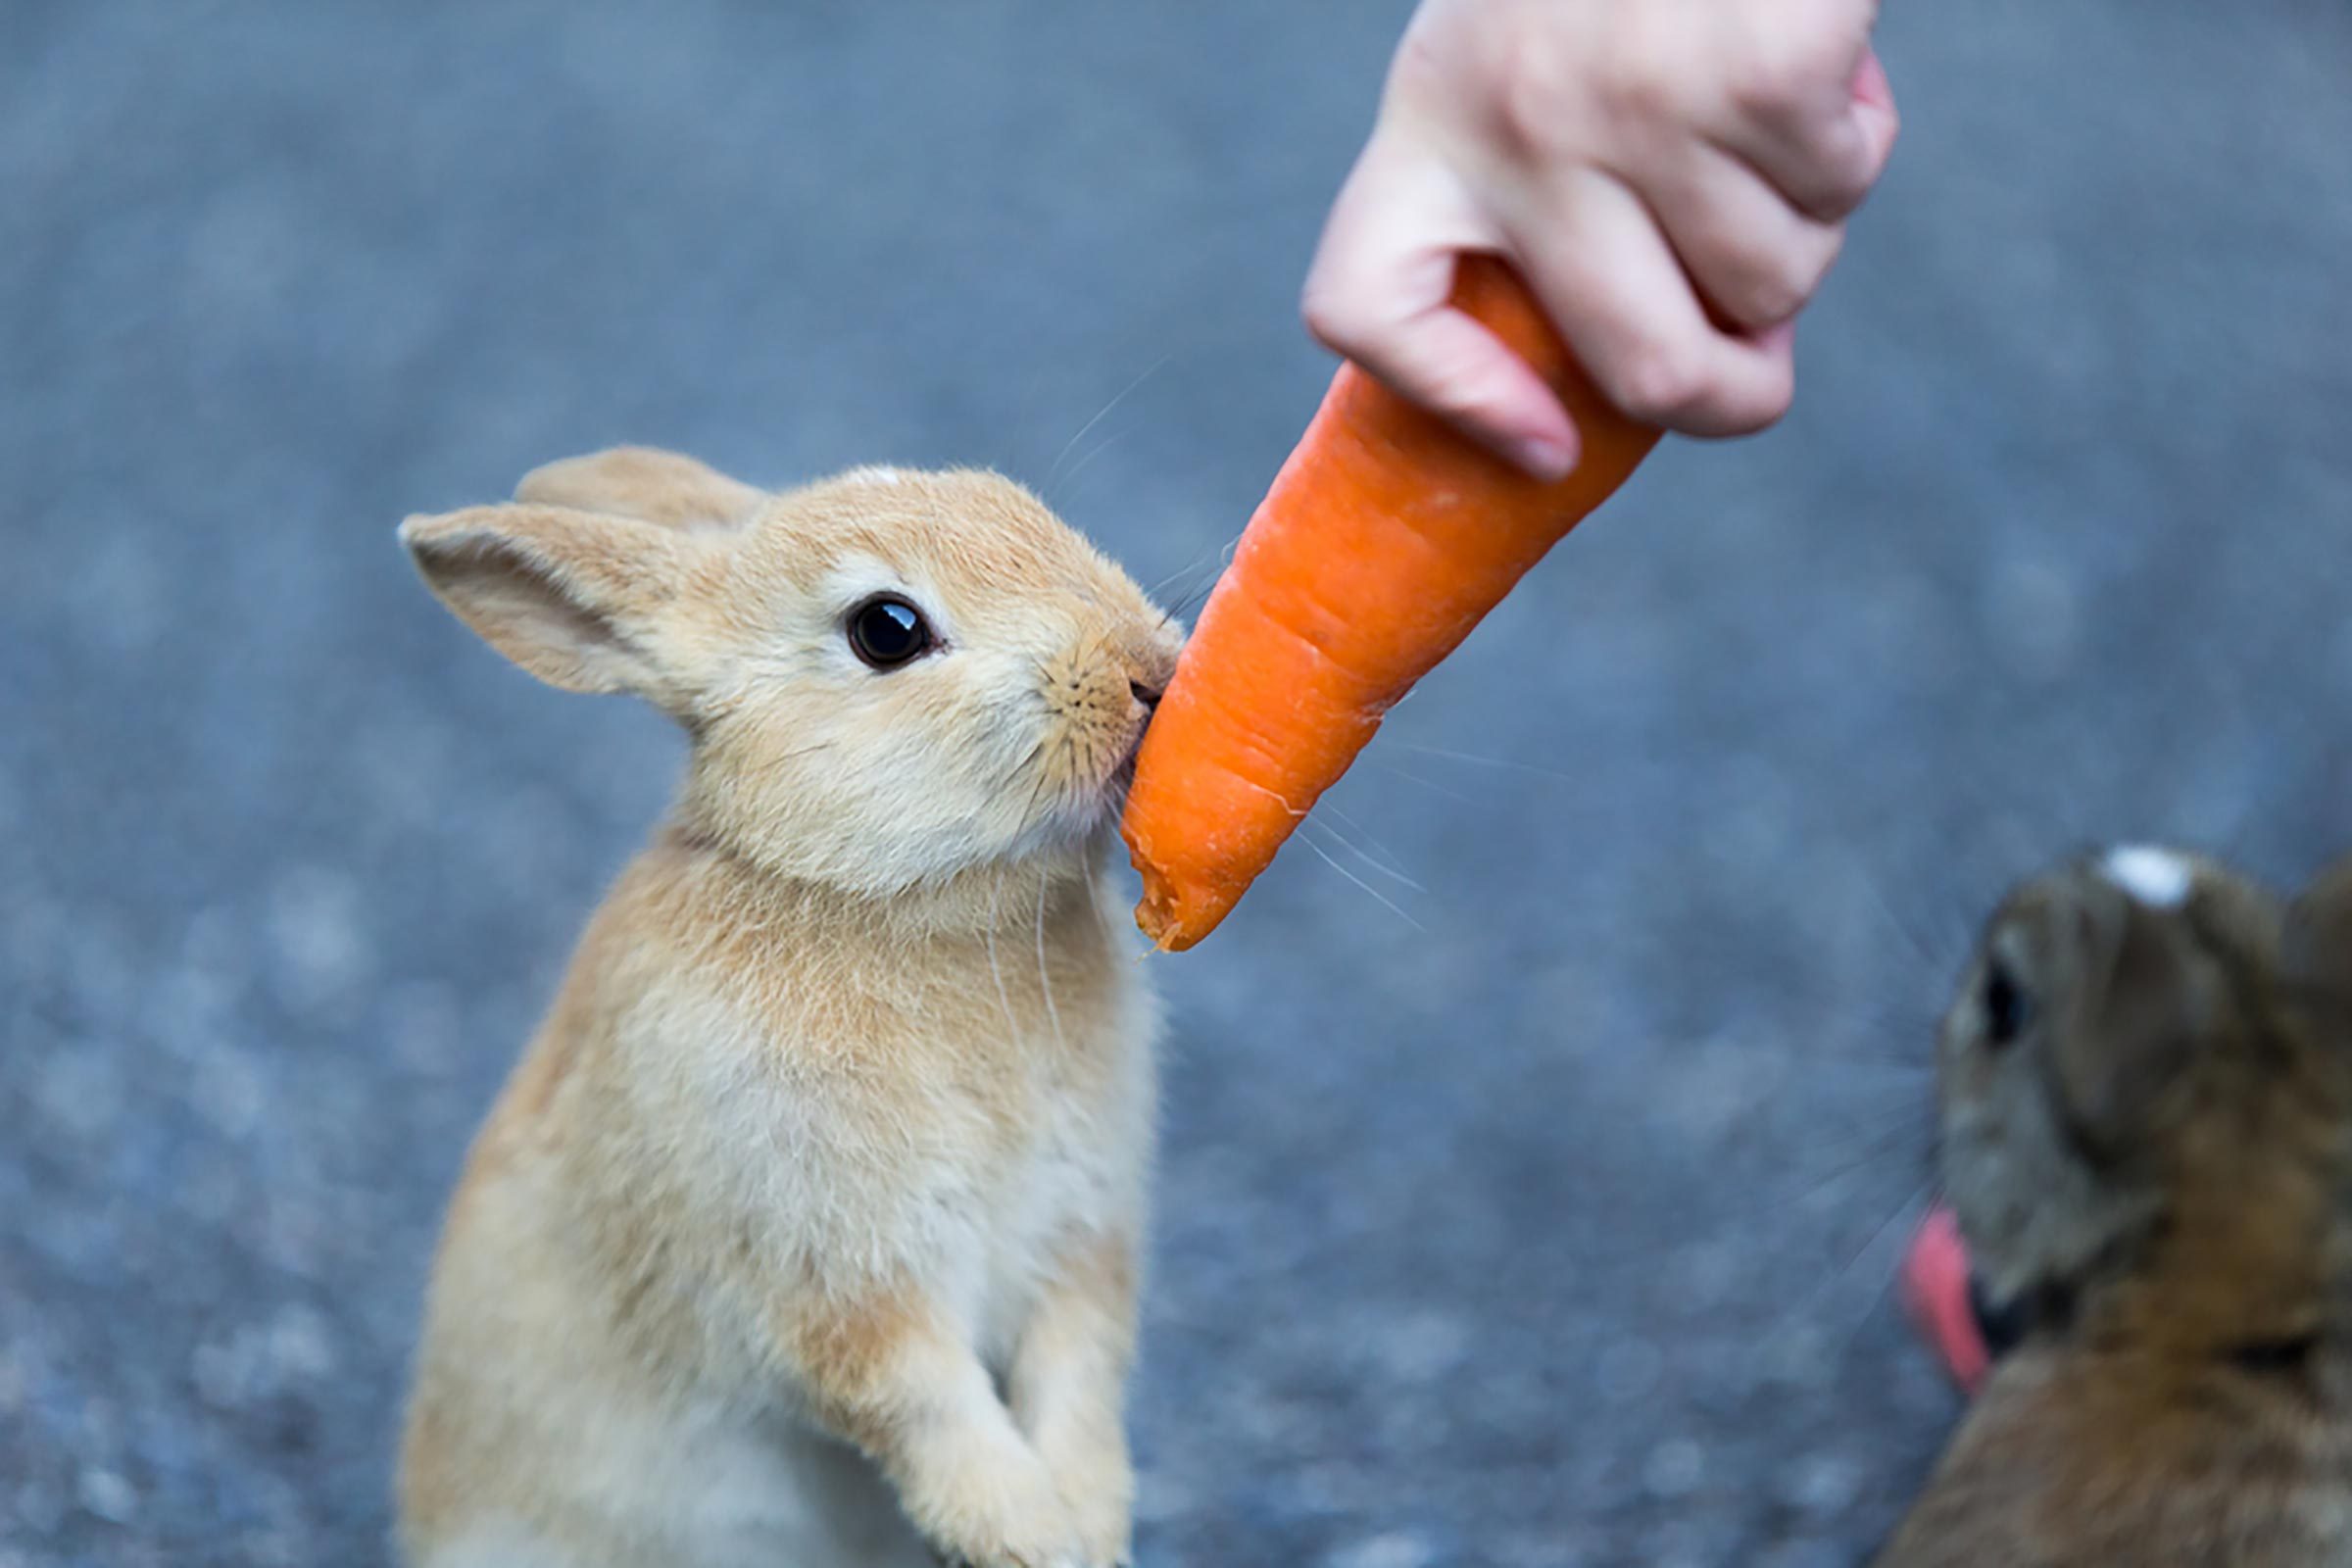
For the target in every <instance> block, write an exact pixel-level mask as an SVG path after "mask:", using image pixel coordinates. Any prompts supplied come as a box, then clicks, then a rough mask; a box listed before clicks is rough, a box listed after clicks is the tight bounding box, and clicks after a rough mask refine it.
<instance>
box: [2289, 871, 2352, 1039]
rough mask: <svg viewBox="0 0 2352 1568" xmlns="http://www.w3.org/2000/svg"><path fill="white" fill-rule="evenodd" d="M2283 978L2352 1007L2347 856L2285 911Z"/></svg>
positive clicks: (2351, 877) (2351, 893)
mask: <svg viewBox="0 0 2352 1568" xmlns="http://www.w3.org/2000/svg"><path fill="white" fill-rule="evenodd" d="M2286 968H2287V973H2288V974H2289V975H2291V976H2292V977H2294V978H2295V979H2297V980H2299V981H2302V982H2304V983H2305V984H2307V985H2310V986H2313V987H2316V988H2317V989H2319V990H2321V991H2324V992H2326V993H2327V994H2328V995H2329V996H2332V997H2334V998H2336V999H2337V1000H2338V1001H2340V1002H2344V1003H2346V1004H2352V856H2346V857H2344V858H2341V859H2338V860H2336V861H2335V862H2334V863H2333V864H2331V865H2329V866H2328V867H2327V869H2326V870H2324V871H2322V872H2321V873H2320V874H2319V875H2318V876H2317V877H2314V878H2313V879H2312V883H2311V886H2309V887H2307V888H2305V889H2304V890H2303V892H2302V893H2301V894H2300V895H2298V896H2297V897H2296V899H2295V902H2294V904H2293V906H2292V907H2290V908H2289V909H2288V910H2287V917H2286Z"/></svg>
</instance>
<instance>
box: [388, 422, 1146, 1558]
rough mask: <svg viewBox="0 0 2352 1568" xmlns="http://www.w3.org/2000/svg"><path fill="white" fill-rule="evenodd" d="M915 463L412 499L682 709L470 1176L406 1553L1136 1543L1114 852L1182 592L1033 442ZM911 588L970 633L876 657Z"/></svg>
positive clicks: (435, 1336) (1084, 1547) (741, 1554)
mask: <svg viewBox="0 0 2352 1568" xmlns="http://www.w3.org/2000/svg"><path fill="white" fill-rule="evenodd" d="M889 472H890V475H891V476H890V479H889V480H888V481H887V482H882V481H879V480H878V479H877V476H876V475H877V470H858V471H854V472H852V473H850V474H845V475H843V476H841V477H840V478H838V479H836V480H833V481H830V482H828V483H823V484H818V485H814V486H810V487H809V488H807V489H804V490H800V491H796V492H792V493H789V494H785V495H781V496H768V495H765V494H763V493H761V492H760V491H757V490H754V489H752V488H751V487H749V486H746V485H743V484H740V483H738V482H736V481H734V480H732V479H728V478H725V477H723V476H721V475H719V474H716V473H713V472H711V470H709V469H708V468H705V467H703V466H701V465H699V464H696V463H693V462H692V461H690V460H688V459H684V458H679V457H675V456H672V455H669V454H663V453H652V452H644V451H637V450H627V449H624V450H619V451H614V452H609V453H603V454H599V455H597V456H594V457H590V458H583V459H575V460H571V461H569V462H566V463H561V464H556V465H553V466H549V467H546V468H542V469H540V470H538V471H537V472H535V473H533V474H531V475H530V476H528V477H527V478H526V479H525V480H524V481H523V483H522V485H521V486H520V487H519V489H518V490H517V493H516V500H515V503H513V504H510V505H503V506H490V507H479V508H472V509H468V510H466V511H463V512H458V513H453V514H450V515H445V516H434V517H412V518H411V519H409V521H408V522H407V523H406V524H405V525H404V526H403V528H402V530H401V536H402V539H403V541H404V542H405V543H406V544H407V545H408V547H409V548H410V550H411V551H412V552H413V553H414V554H415V556H416V558H417V563H418V564H419V566H420V568H421V569H422V571H423V573H424V575H425V577H426V580H427V581H428V582H429V583H430V585H431V586H432V588H433V590H434V592H435V593H437V594H438V595H440V597H441V598H442V599H443V601H444V602H446V603H447V604H448V605H449V607H450V608H451V609H452V610H453V611H455V612H456V613H457V614H458V615H459V616H461V617H462V618H463V619H465V620H466V622H467V623H468V624H469V625H471V626H473V627H474V629H475V630H477V631H478V632H480V633H481V634H482V635H483V636H484V637H485V638H486V639H488V640H489V641H490V642H491V643H492V644H493V645H494V646H496V647H497V648H498V649H499V650H500V651H501V652H503V653H505V654H506V655H507V656H508V657H510V658H512V659H514V660H515V662H517V663H519V664H521V665H522V666H523V667H524V668H526V669H529V670H531V671H532V672H534V673H535V674H538V675H539V676H541V677H542V678H544V679H546V680H549V681H551V682H554V683H555V684H557V685H560V686H564V687H567V688H570V689H573V690H583V691H626V692H633V693H636V694H639V695H641V696H644V697H646V698H648V699H650V700H651V701H653V702H655V703H657V704H659V705H660V706H661V707H662V708H663V709H664V710H666V711H669V712H670V713H671V714H673V715H674V716H675V717H676V718H677V719H678V720H679V722H680V723H681V724H682V725H683V726H684V727H685V728H686V730H687V732H688V734H689V735H690V736H691V737H692V747H691V753H690V760H689V764H688V770H687V777H686V782H685V785H684V788H683V789H682V791H681V793H680V796H679V799H678V804H677V806H676V808H675V809H674V810H673V811H672V813H671V815H670V816H669V818H668V819H667V820H666V821H665V822H664V823H663V824H662V827H661V828H660V829H659V831H658V832H657V833H656V835H655V837H654V840H653V842H652V844H651V845H650V846H649V847H648V848H647V850H646V851H645V852H644V853H643V854H642V855H641V856H640V857H639V858H637V860H636V861H635V862H634V863H633V864H632V865H631V866H630V867H629V868H628V870H627V871H626V872H625V873H623V875H622V876H621V877H620V879H619V881H618V884H617V885H616V886H615V887H614V888H613V891H612V893H611V895H610V896H609V897H608V898H607V900H606V901H605V903H604V905H603V907H601V908H600V909H598V911H597V912H596V914H595V916H594V918H593V919H592V920H591V921H590V923H589V926H588V929H587V932H586V934H585V935H584V937H583V938H582V940H581V943H580V947H579V950H578V952H577V954H576V955H575V956H574V960H573V963H572V965H571V968H570V971H569V973H568V975H567V976H566V978H565V979H564V984H563V987H562V989H561V992H560V994H559V995H558V997H557V999H556V1002H555V1005H554V1006H553V1008H552V1009H551V1011H550V1012H549V1014H548V1017H547V1018H546V1020H545V1022H544V1023H543V1024H542V1025H541V1027H540V1029H539V1031H538V1033H537V1035H536V1036H535V1037H534V1039H533V1040H532V1041H531V1043H530V1046H529V1049H528V1050H527V1052H526V1053H525V1054H524V1056H523V1058H522V1060H521V1062H520V1063H519V1065H518V1066H517V1067H516V1069H515V1073H514V1075H513V1076H512V1078H511V1079H510V1080H509V1082H508V1084H507V1086H506V1089H505V1091H504V1092H503V1093H502V1095H501V1096H500V1098H499V1101H498V1103H497V1106H496V1108H495V1109H494V1110H493V1111H492V1113H491V1115H490V1119H489V1121H488V1123H487V1125H486V1126H485V1127H484V1128H483V1129H482V1132H481V1134H480V1136H479V1138H478V1139H477V1140H476V1142H475V1145H474V1147H473V1150H472V1152H471V1154H470V1156H469V1158H468V1160H467V1163H466V1172H465V1175H464V1178H463V1180H462V1182H461V1184H460V1186H459V1188H458V1191H457V1194H456V1196H455V1198H454V1200H453V1201H452V1203H451V1206H450V1211H449V1217H448V1223H447V1227H446V1230H445V1233H444V1237H443V1241H442V1245H441V1249H440V1252H439V1256H438V1258H437V1260H436V1263H435V1267H434V1271H433V1278H432V1284H431V1289H430V1293H429V1300H428V1304H427V1309H426V1314H425V1326H424V1334H423V1339H422V1343H421V1346H420V1348H419V1350H418V1355H417V1369H416V1379H415V1389H414V1392H413V1395H412V1397H411V1401H410V1405H409V1412H408V1425H407V1431H406V1435H405V1441H404V1444H403V1449H402V1457H401V1474H400V1485H399V1530H400V1537H401V1542H402V1546H403V1549H404V1553H405V1555H406V1557H407V1558H408V1560H409V1561H410V1562H411V1563H413V1564H415V1565H416V1568H488V1565H492V1564H496V1565H500V1568H542V1565H544V1568H608V1565H620V1564H663V1565H673V1564H674V1565H678V1568H721V1565H725V1568H735V1565H743V1568H751V1565H754V1564H758V1565H760V1568H848V1565H853V1564H854V1565H858V1568H895V1565H898V1564H907V1565H910V1568H911V1565H916V1564H922V1563H927V1562H929V1561H930V1560H931V1557H932V1550H933V1549H935V1550H936V1551H937V1552H939V1553H941V1554H944V1555H946V1556H948V1557H950V1558H952V1559H959V1560H962V1561H966V1562H969V1563H971V1564H974V1565H978V1568H1104V1565H1108V1564H1111V1563H1114V1562H1119V1561H1123V1560H1124V1559H1125V1556H1126V1553H1127V1550H1128V1532H1129V1512H1130V1504H1131V1500H1132V1493H1133V1482H1132V1476H1131V1473H1130V1470H1129V1466H1128V1460H1127V1446H1126V1441H1125V1437H1124V1432H1123V1421H1122V1400H1123V1387H1124V1383H1125V1377H1126V1371H1127V1367H1128V1363H1129V1360H1130V1357H1131V1353H1132V1348H1133V1341H1134V1334H1135V1316H1136V1293H1137V1288H1138V1278H1139V1271H1140V1264H1141V1253H1142V1248H1143V1229H1144V1213H1145V1186H1146V1179H1147V1174H1148V1170H1149V1165H1150V1159H1151V1151H1152V1101H1153V1075H1152V1054H1151V1046H1152V1037H1153V1035H1154V1033H1155V1029H1156V1022H1155V1011H1154V1008H1153V1005H1152V1000H1151V998H1150V996H1149V995H1148V994H1147V992H1146V990H1145V988H1144V986H1143V984H1142V982H1141V970H1140V968H1139V966H1138V965H1137V964H1136V962H1135V961H1134V960H1133V958H1132V956H1130V955H1129V953H1128V951H1127V941H1126V938H1125V935H1124V932H1123V930H1122V929H1121V928H1120V924H1119V922H1118V921H1117V919H1116V918H1115V915H1116V911H1117V908H1118V906H1117V903H1116V901H1114V900H1112V899H1109V898H1106V897H1104V896H1103V892H1102V889H1101V888H1100V887H1099V885H1098V884H1099V881H1100V878H1101V877H1102V875H1103V861H1104V858H1105V854H1106V850H1107V848H1108V845H1109V841H1110V836H1111V828H1112V824H1113V822H1114V820H1115V816H1116V810H1117V805H1118V802H1119V800H1120V798H1121V796H1122V795H1123V791H1124V782H1125V777H1126V769H1127V765H1128V763H1129V761H1130V760H1131V759H1132V755H1133V749H1134V746H1135V743H1136V741H1137V739H1138V738H1139V737H1140V735H1141V733H1142V729H1143V725H1144V723H1145V722H1146V720H1147V719H1148V717H1149V713H1150V704H1151V702H1152V700H1154V699H1155V697H1156V694H1157V691H1158V690H1159V689H1160V688H1161V687H1163V686H1164V685H1165V683H1166V680H1167V678H1168V676H1169V674H1170V673H1171V672H1172V670H1173V667H1174V662H1175V654H1176V650H1177V646H1178V633H1177V631H1176V629H1175V628H1174V626H1173V625H1172V624H1171V623H1170V621H1169V620H1168V619H1167V617H1165V616H1164V615H1162V614H1161V613H1159V612H1157V611H1156V610H1155V609H1153V607H1152V605H1151V604H1150V603H1149V601H1148V600H1147V599H1146V598H1145V596H1144V595H1143V594H1142V593H1141V592H1140V591H1138V590H1137V588H1136V587H1135V585H1134V584H1133V583H1132V582H1131V581H1130V580H1129V579H1128V578H1127V577H1126V576H1125V575H1124V574H1123V573H1121V572H1120V571H1119V570H1118V568H1117V567H1115V566H1114V565H1112V564H1110V563H1109V562H1107V561H1106V560H1104V559H1103V557H1102V556H1100V555H1099V554H1097V553H1096V552H1095V551H1094V550H1092V549H1091V548H1090V547H1089V546H1087V545H1086V544H1085V543H1084V541H1082V540H1081V539H1079V538H1078V536H1077V535H1075V534H1074V533H1072V532H1071V531H1070V530H1069V529H1068V528H1066V527H1065V526H1064V525H1063V524H1061V523H1060V522H1059V521H1058V520H1056V519H1055V518H1054V516H1053V515H1051V514H1050V513H1048V512H1047V511H1046V510H1045V508H1044V507H1042V506H1041V505H1039V504H1038V503H1037V502H1036V501H1035V500H1034V499H1033V498H1031V497H1030V496H1029V495H1028V494H1027V493H1026V492H1024V491H1022V490H1020V489H1019V488H1018V487H1016V486H1014V485H1012V484H1010V483H1008V482H1007V481H1005V480H1003V479H1001V478H998V477H995V476H994V475H989V474H982V473H973V472H950V473H916V472H912V471H908V470H889ZM885 591H887V592H890V593H893V594H898V595H902V596H904V597H905V598H906V599H907V600H908V601H910V602H911V603H912V604H914V605H915V606H916V607H918V608H919V609H920V610H921V611H922V612H923V613H924V614H925V616H926V617H927V618H928V619H929V620H930V622H931V624H932V625H933V626H934V627H935V628H936V630H937V632H938V633H939V635H940V637H941V638H942V640H943V643H944V647H943V648H942V650H941V651H939V652H937V653H934V654H931V655H929V656H927V657H924V658H922V659H919V660H916V661H915V662H912V663H909V664H907V665H905V666H904V667H901V668H898V669H895V670H889V671H877V670H874V669H870V668H868V667H866V666H865V665H864V664H863V663H861V662H859V661H858V658H857V657H856V656H855V654H854V653H853V652H852V650H851V647H850V644H849V642H848V640H847V638H846V636H845V633H844V626H845V623H846V620H847V618H848V616H849V615H850V614H851V613H852V611H853V610H854V609H855V608H856V607H857V606H858V604H859V603H860V602H862V601H863V600H864V599H865V598H866V597H868V596H869V595H871V594H874V593H878V592H885ZM927 1547H928V1548H930V1549H926V1548H927Z"/></svg>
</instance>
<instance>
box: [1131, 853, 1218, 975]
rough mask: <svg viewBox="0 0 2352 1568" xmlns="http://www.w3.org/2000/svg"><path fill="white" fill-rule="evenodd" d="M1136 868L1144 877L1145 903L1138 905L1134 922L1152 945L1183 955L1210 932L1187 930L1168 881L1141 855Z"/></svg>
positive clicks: (1136, 858)
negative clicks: (1150, 940) (1149, 939)
mask: <svg viewBox="0 0 2352 1568" xmlns="http://www.w3.org/2000/svg"><path fill="white" fill-rule="evenodd" d="M1135 863H1136V869H1137V870H1139V871H1141V872H1142V873H1143V875H1144V897H1143V901H1142V902H1141V903H1139V904H1138V905H1136V907H1135V923H1136V925H1137V926H1138V927H1140V928H1141V929H1142V931H1143V933H1144V935H1145V936H1147V937H1150V938H1151V939H1152V945H1153V946H1154V947H1156V948H1158V949H1159V951H1160V952H1162V953H1182V952H1183V951H1184V950H1185V949H1187V948H1189V947H1191V946H1192V945H1193V944H1194V943H1196V942H1198V941H1200V940H1201V937H1203V936H1205V935H1206V934H1207V933H1206V932H1202V931H1188V930H1186V929H1185V922H1184V917H1183V916H1182V915H1181V914H1180V913H1178V912H1177V908H1176V897H1175V895H1174V894H1173V893H1171V892H1170V891H1169V888H1168V883H1167V878H1166V877H1164V876H1162V875H1161V874H1160V872H1159V870H1158V868H1157V867H1155V866H1152V865H1151V864H1150V863H1148V862H1147V861H1145V859H1144V858H1143V857H1142V856H1140V855H1139V856H1137V857H1135Z"/></svg>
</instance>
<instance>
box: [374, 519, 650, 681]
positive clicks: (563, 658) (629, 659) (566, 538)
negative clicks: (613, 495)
mask: <svg viewBox="0 0 2352 1568" xmlns="http://www.w3.org/2000/svg"><path fill="white" fill-rule="evenodd" d="M400 542H401V543H402V544H404V545H406V546H408V549H409V554H410V555H412V556H413V557H415V558H416V562H417V569H418V570H419V571H421V572H422V573H423V574H424V580H425V582H426V584H427V585H428V586H429V587H431V589H432V590H433V593H434V594H435V595H436V596H437V597H438V598H439V599H440V600H441V602H442V603H443V604H445V605H447V606H448V607H449V608H450V609H451V610H452V611H453V612H455V613H456V614H457V616H458V618H459V619H460V620H463V621H464V622H466V625H468V626H471V627H472V628H473V629H474V630H475V631H476V632H479V633H480V634H481V636H482V639H483V641H485V642H487V643H489V644H490V646H491V647H493V648H495V649H497V650H498V651H499V652H500V653H502V654H504V655H506V656H507V657H508V658H509V659H511V660H513V661H514V662H515V663H517V664H520V665H521V666H522V667H523V668H524V669H527V670H529V671H530V672H531V673H532V674H534V675H536V676H538V677H539V678H540V679H541V680H543V681H546V682H547V683H548V684H550V685H552V686H561V687H563V688H564V690H566V691H575V692H634V693H636V694H638V695H640V696H643V697H649V698H651V699H653V700H654V701H655V702H657V703H659V704H661V705H662V706H663V707H664V708H668V709H670V710H672V711H677V710H678V709H679V707H680V706H681V704H682V703H683V701H684V700H685V698H686V697H687V696H688V695H689V691H690V686H691V682H690V681H689V679H688V672H687V671H686V670H685V669H684V668H683V667H682V659H681V651H680V649H679V648H678V647H677V645H676V638H675V636H674V634H673V632H672V630H671V628H670V627H669V625H668V624H667V622H668V620H669V618H670V617H668V616H667V615H665V613H664V612H665V611H666V609H667V608H668V606H669V605H670V604H671V602H672V601H673V600H675V599H676V597H677V595H678V592H679V590H680V588H681V587H682V585H683V584H684V581H685V578H686V572H687V567H688V564H689V561H690V559H691V557H692V555H693V549H692V541H691V540H690V539H689V538H687V537H685V536H682V535H680V534H679V533H678V532H676V531H675V530H673V529H670V528H666V527H663V526H662V525H661V524H659V523H653V522H645V521H641V520H638V519H636V518H633V517H614V516H605V515H599V514H597V513H592V512H574V511H570V510H568V509H566V508H563V507H549V506H520V505H515V506H499V507H468V508H467V509H466V510H465V511H463V512H451V513H445V514H443V515H439V516H415V517H411V518H409V519H408V521H406V522H404V523H402V524H401V525H400Z"/></svg>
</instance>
